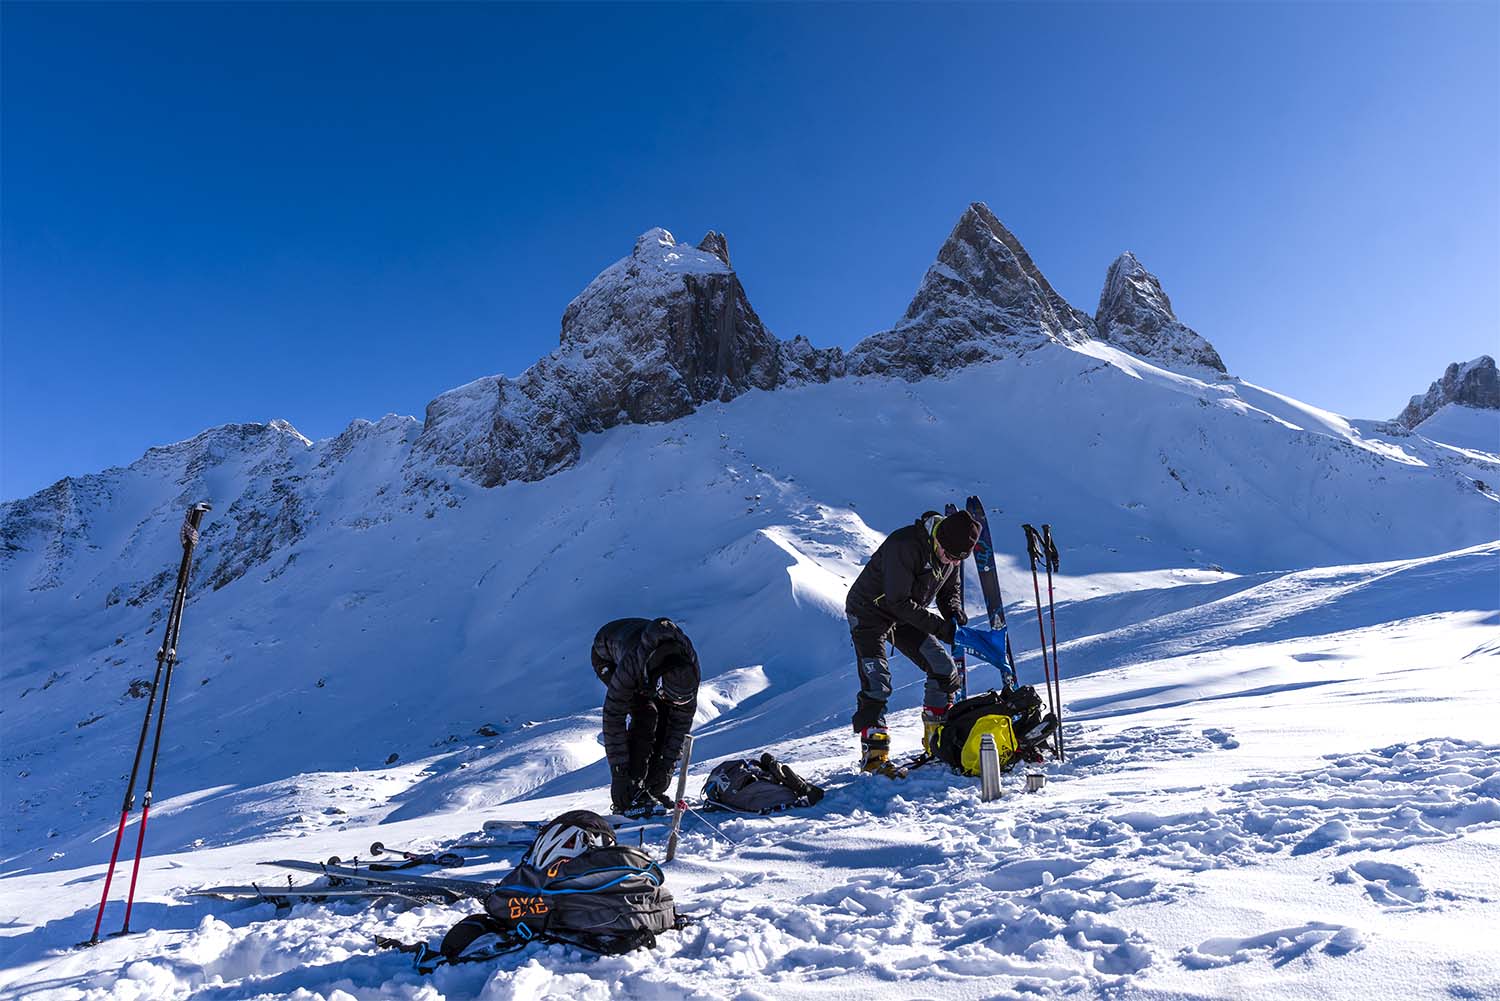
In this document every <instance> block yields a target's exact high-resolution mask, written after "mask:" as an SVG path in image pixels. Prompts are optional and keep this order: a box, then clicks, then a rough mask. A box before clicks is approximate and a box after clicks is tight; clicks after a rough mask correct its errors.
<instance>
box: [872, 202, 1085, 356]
mask: <svg viewBox="0 0 1500 1001" xmlns="http://www.w3.org/2000/svg"><path fill="white" fill-rule="evenodd" d="M1092 333H1093V321H1092V320H1090V319H1089V317H1088V315H1087V314H1086V313H1083V312H1081V311H1079V310H1077V309H1074V308H1073V307H1072V306H1071V305H1069V304H1068V302H1067V301H1066V300H1065V299H1063V297H1062V296H1061V295H1059V294H1058V293H1057V290H1056V289H1054V288H1053V287H1052V285H1051V283H1050V282H1048V281H1047V279H1046V277H1045V276H1043V275H1042V273H1041V271H1040V270H1039V269H1038V268H1037V266H1036V264H1035V263H1033V262H1032V260H1031V255H1030V254H1028V253H1027V252H1026V248H1025V247H1023V246H1021V241H1019V240H1017V239H1016V237H1015V236H1014V235H1013V234H1012V233H1011V232H1010V230H1008V229H1006V228H1005V226H1004V225H1002V224H1001V222H1000V220H999V219H997V218H995V214H994V213H993V212H991V211H990V210H989V207H988V206H986V205H985V204H984V203H983V202H975V203H973V204H972V205H970V206H969V207H968V208H967V209H966V210H965V211H964V214H963V215H962V216H961V217H960V218H959V220H958V225H956V226H954V227H953V232H952V233H950V234H949V236H948V239H947V241H946V242H944V244H943V246H942V248H941V249H940V250H939V251H938V256H937V261H936V262H935V263H934V264H933V265H932V266H931V267H930V268H928V269H927V274H926V276H924V277H923V279H922V284H921V286H920V287H919V288H918V289H917V294H916V295H915V296H914V297H913V298H912V301H911V305H909V306H908V307H907V310H906V315H905V316H904V317H903V318H902V319H901V321H900V322H899V323H897V324H896V326H895V327H893V328H891V329H890V330H887V331H884V332H883V333H879V334H875V335H873V336H871V337H868V338H866V339H865V340H864V341H862V342H860V344H859V345H858V346H856V347H855V349H854V350H853V351H852V352H851V353H850V359H849V368H850V371H851V372H856V373H859V374H877V373H886V374H893V375H901V376H904V377H906V378H908V379H916V378H920V377H921V376H924V375H929V374H932V373H933V372H941V371H948V370H950V369H954V368H959V367H962V366H964V365H972V364H974V363H976V362H982V361H991V360H994V359H996V358H1004V357H1011V356H1014V355H1017V354H1021V353H1023V352H1025V351H1029V350H1031V349H1033V348H1036V347H1039V346H1041V345H1043V344H1046V343H1048V342H1050V341H1061V342H1063V343H1067V344H1075V343H1078V342H1079V341H1082V340H1086V339H1087V338H1089V337H1090V336H1092Z"/></svg>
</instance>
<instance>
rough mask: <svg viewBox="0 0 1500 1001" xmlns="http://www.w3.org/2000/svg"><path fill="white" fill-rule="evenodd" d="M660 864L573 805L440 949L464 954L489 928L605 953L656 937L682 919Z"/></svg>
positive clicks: (516, 941)
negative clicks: (622, 842)
mask: <svg viewBox="0 0 1500 1001" xmlns="http://www.w3.org/2000/svg"><path fill="white" fill-rule="evenodd" d="M664 880H665V877H664V876H663V875H662V871H661V867H660V866H658V865H657V864H656V863H655V862H653V861H652V860H651V857H650V856H649V855H647V854H646V853H645V852H644V851H641V850H640V849H639V848H633V847H630V846H629V845H620V844H616V843H615V832H614V829H613V828H612V827H610V825H609V822H608V821H606V820H605V819H604V818H603V817H601V816H599V815H598V814H597V813H594V812H592V811H590V810H572V811H569V812H568V813H565V814H562V815H561V816H559V817H556V818H554V819H553V820H552V821H550V822H549V823H547V824H546V825H545V826H543V827H542V829H541V830H540V831H538V832H537V836H536V838H535V839H534V840H533V841H532V843H531V847H530V848H528V849H527V850H526V854H525V855H524V856H522V858H521V861H520V863H519V864H518V865H517V866H516V867H515V868H514V869H512V870H511V871H510V872H508V873H506V875H505V878H504V879H502V880H501V881H500V882H499V883H498V884H496V885H495V888H494V889H493V890H491V891H490V894H489V896H487V897H485V899H484V909H485V912H486V913H484V914H476V915H473V916H471V917H467V918H465V919H464V920H462V921H460V922H459V923H458V924H456V925H454V926H453V928H451V929H450V930H449V931H448V934H447V935H446V936H444V938H443V944H442V947H441V952H442V954H443V956H444V957H445V958H446V959H447V960H448V961H449V962H458V961H461V957H462V955H463V953H464V952H465V950H467V949H468V948H469V946H470V945H471V944H473V943H474V942H475V941H476V940H477V939H479V938H481V937H482V936H484V935H495V936H498V938H499V940H500V947H501V950H502V951H503V950H505V949H508V948H516V949H519V948H521V947H523V946H524V945H526V944H527V943H528V942H532V941H544V942H564V943H567V944H569V945H576V946H579V947H580V948H584V949H588V950H590V951H591V952H599V953H623V952H630V951H631V950H634V949H638V948H640V947H642V946H645V947H646V948H652V947H654V946H655V945H656V936H657V934H659V933H661V932H664V931H671V930H673V929H674V928H679V927H682V925H683V923H684V922H682V921H680V920H679V918H678V915H677V911H676V907H675V906H674V904H673V901H672V894H671V893H670V892H669V891H668V890H667V889H666V887H664V886H663V885H662V883H663V882H664Z"/></svg>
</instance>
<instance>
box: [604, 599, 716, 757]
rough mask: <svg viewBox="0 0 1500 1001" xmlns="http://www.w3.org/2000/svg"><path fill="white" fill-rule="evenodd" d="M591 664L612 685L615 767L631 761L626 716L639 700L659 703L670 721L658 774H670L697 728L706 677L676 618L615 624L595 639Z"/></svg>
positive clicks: (607, 722)
mask: <svg viewBox="0 0 1500 1001" xmlns="http://www.w3.org/2000/svg"><path fill="white" fill-rule="evenodd" d="M590 659H591V660H592V661H593V664H594V673H595V674H597V675H598V676H599V680H600V681H602V682H604V683H605V685H607V686H608V691H606V692H605V695H604V753H605V754H606V755H607V756H608V757H609V761H610V766H611V767H612V768H613V767H620V766H624V765H626V764H627V763H628V762H629V761H630V746H629V743H628V742H627V740H626V730H625V717H626V716H628V715H629V714H630V711H631V707H632V706H633V705H634V704H635V702H636V700H637V699H640V698H654V699H656V702H657V707H658V711H660V712H662V713H664V714H665V716H666V726H667V732H666V739H665V742H664V743H663V744H662V758H663V760H662V761H661V762H653V765H655V766H656V769H655V770H657V771H658V772H660V771H661V769H663V768H664V769H666V770H667V771H668V772H670V770H671V768H672V766H673V765H675V764H676V763H677V756H678V755H679V754H680V753H682V738H683V737H685V736H687V732H688V730H690V729H691V728H692V726H693V714H694V713H695V712H696V711H697V709H698V682H699V679H700V677H701V674H700V670H699V667H698V654H697V652H696V651H695V650H694V649H693V643H692V641H691V640H689V639H688V638H687V634H686V633H684V632H683V631H682V630H681V629H679V628H677V624H676V623H675V622H673V621H672V620H671V619H655V620H652V619H616V620H615V621H613V622H609V623H606V624H605V625H604V626H603V627H601V628H600V630H599V632H598V633H597V634H596V635H595V636H594V648H593V651H592V652H591V655H590Z"/></svg>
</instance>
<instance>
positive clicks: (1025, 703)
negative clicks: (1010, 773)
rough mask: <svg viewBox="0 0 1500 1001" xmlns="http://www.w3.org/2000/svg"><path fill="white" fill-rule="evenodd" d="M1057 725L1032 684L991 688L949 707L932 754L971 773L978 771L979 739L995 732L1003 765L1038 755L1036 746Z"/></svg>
mask: <svg viewBox="0 0 1500 1001" xmlns="http://www.w3.org/2000/svg"><path fill="white" fill-rule="evenodd" d="M1055 726H1056V721H1055V720H1054V719H1053V717H1052V714H1051V713H1048V714H1046V715H1045V716H1044V715H1043V714H1042V700H1041V698H1040V696H1038V695H1037V693H1036V689H1035V688H1033V687H1031V686H1030V685H1021V686H1020V687H1019V688H1012V689H1007V690H1006V691H1003V692H997V691H995V690H993V689H991V690H990V691H988V692H981V693H980V694H978V695H972V696H970V697H969V698H967V699H963V700H961V701H959V702H955V703H954V704H953V705H951V706H949V707H948V712H947V714H946V715H944V717H943V722H942V725H941V726H940V728H939V729H938V736H937V746H936V748H935V750H934V751H933V757H935V758H937V759H938V760H940V761H942V762H944V763H945V764H948V765H950V766H951V767H953V768H956V769H958V770H959V771H962V772H964V773H965V774H969V775H978V774H979V763H978V761H979V750H978V749H979V742H980V739H981V737H982V736H983V735H984V734H985V733H990V734H993V735H994V737H995V746H996V749H997V750H998V751H999V752H1000V767H1001V768H1009V767H1011V766H1012V765H1014V764H1015V763H1016V762H1017V761H1021V760H1026V759H1027V758H1029V757H1031V756H1033V755H1035V753H1036V747H1037V746H1038V745H1039V744H1041V743H1042V742H1043V741H1044V740H1046V738H1047V736H1048V735H1049V734H1051V732H1052V730H1053V728H1054V727H1055Z"/></svg>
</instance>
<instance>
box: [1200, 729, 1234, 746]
mask: <svg viewBox="0 0 1500 1001" xmlns="http://www.w3.org/2000/svg"><path fill="white" fill-rule="evenodd" d="M1203 736H1205V737H1207V738H1208V739H1209V740H1211V741H1213V742H1214V743H1215V744H1217V745H1219V746H1220V747H1221V748H1223V749H1224V750H1226V751H1232V750H1234V749H1235V748H1236V747H1239V746H1240V742H1239V741H1238V740H1235V739H1234V735H1233V734H1232V733H1230V732H1229V731H1228V730H1220V729H1217V728H1215V727H1209V728H1208V729H1207V730H1204V731H1203Z"/></svg>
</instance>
